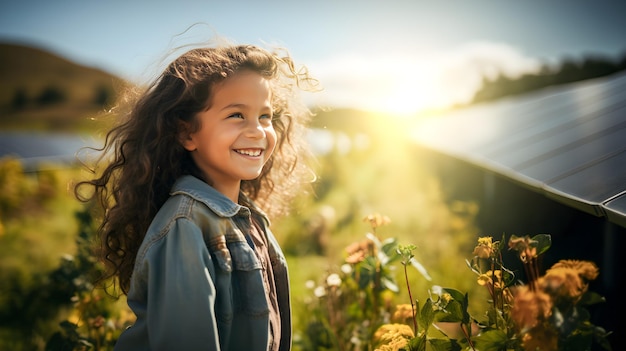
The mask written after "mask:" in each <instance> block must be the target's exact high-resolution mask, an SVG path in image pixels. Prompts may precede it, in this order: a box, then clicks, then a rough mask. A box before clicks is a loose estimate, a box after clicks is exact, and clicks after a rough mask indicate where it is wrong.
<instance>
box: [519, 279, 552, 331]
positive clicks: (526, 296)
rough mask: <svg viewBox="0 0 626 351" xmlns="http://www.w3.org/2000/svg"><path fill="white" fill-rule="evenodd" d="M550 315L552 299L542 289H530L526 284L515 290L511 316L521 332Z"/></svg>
mask: <svg viewBox="0 0 626 351" xmlns="http://www.w3.org/2000/svg"><path fill="white" fill-rule="evenodd" d="M551 315H552V300H550V296H549V295H548V294H546V293H544V292H542V291H535V292H533V291H531V290H530V289H529V288H528V287H527V286H520V287H518V288H517V289H516V290H515V294H514V300H513V308H511V317H512V318H513V321H515V324H516V325H517V327H518V329H519V330H520V331H522V332H524V331H526V330H529V329H532V328H534V327H535V326H537V325H538V324H539V323H542V322H543V321H544V320H546V319H548V317H550V316H551Z"/></svg>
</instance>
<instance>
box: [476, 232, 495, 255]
mask: <svg viewBox="0 0 626 351" xmlns="http://www.w3.org/2000/svg"><path fill="white" fill-rule="evenodd" d="M492 240H493V239H492V238H491V237H490V236H484V237H480V238H478V245H476V247H475V248H474V255H476V256H478V257H479V258H489V257H491V255H492V254H493V241H492Z"/></svg>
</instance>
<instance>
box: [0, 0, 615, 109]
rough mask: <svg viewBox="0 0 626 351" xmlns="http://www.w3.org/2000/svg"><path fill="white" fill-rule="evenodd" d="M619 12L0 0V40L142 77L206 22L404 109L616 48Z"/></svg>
mask: <svg viewBox="0 0 626 351" xmlns="http://www.w3.org/2000/svg"><path fill="white" fill-rule="evenodd" d="M623 18H626V2H625V1H617V0H614V1H602V0H601V1H583V0H552V1H539V0H537V1H531V0H523V1H503V0H490V1H488V0H442V1H435V0H429V1H426V0H412V1H411V0H405V1H398V0H387V1H382V0H380V1H373V0H361V1H356V0H345V1H339V0H337V1H330V0H316V1H310V0H309V1H296V0H294V1H284V0H282V1H279V0H273V1H272V0H270V1H199V0H181V1H162V0H154V1H147V0H111V1H101V0H100V1H94V0H55V1H34V0H23V1H18V0H14V1H6V0H3V1H2V2H1V3H0V41H10V42H18V43H24V44H27V45H34V46H38V47H42V48H44V49H47V50H50V51H52V52H54V53H57V54H59V55H61V56H64V57H66V58H68V59H70V60H73V61H76V62H77V63H80V64H84V65H88V66H94V67H97V68H101V69H103V70H106V71H108V72H111V73H113V74H116V75H119V76H121V77H123V78H126V79H130V80H133V81H137V82H142V81H145V80H147V79H149V77H151V76H152V75H154V73H155V72H157V71H158V70H159V69H160V68H159V60H160V59H162V58H163V56H164V55H165V54H166V52H167V50H168V49H171V48H172V47H174V46H177V45H182V44H185V43H187V42H190V41H193V42H197V41H199V40H203V39H207V38H210V37H211V35H212V32H211V29H210V28H212V30H214V31H215V32H216V33H217V34H219V35H220V36H223V37H227V38H230V39H232V40H233V41H235V42H237V43H253V44H261V45H264V43H269V44H277V45H281V46H285V47H287V48H288V49H289V50H290V51H291V52H292V54H293V56H294V58H295V59H296V61H298V62H299V63H302V64H305V65H307V66H308V67H309V68H310V69H311V71H312V72H313V74H315V75H316V76H317V77H318V78H319V79H320V80H321V82H322V85H323V86H324V88H325V91H324V93H322V94H320V95H319V96H318V97H316V98H312V99H316V100H315V101H316V102H317V103H321V104H327V105H332V106H339V107H357V108H366V109H373V110H380V111H385V110H389V111H395V112H398V113H409V112H415V111H417V110H420V109H424V108H438V107H442V106H446V105H447V104H450V103H454V102H463V101H466V100H468V99H469V98H470V97H471V95H472V94H473V92H474V91H475V90H476V89H477V88H478V86H479V84H480V77H481V76H482V75H483V74H487V75H489V74H494V72H498V71H504V72H506V73H507V74H510V75H515V74H519V73H521V72H526V71H532V70H535V69H538V67H539V66H540V65H541V64H542V63H545V62H555V61H558V60H560V59H562V58H564V57H573V58H582V57H583V55H587V54H592V53H593V54H602V55H608V56H610V57H620V56H623V55H624V54H626V21H624V20H623ZM198 22H200V23H204V25H201V26H196V27H194V28H193V29H192V30H191V31H188V32H186V33H185V34H183V35H180V34H181V33H183V32H185V30H186V29H187V28H188V27H189V26H191V25H192V24H194V23H198ZM312 101H313V100H312Z"/></svg>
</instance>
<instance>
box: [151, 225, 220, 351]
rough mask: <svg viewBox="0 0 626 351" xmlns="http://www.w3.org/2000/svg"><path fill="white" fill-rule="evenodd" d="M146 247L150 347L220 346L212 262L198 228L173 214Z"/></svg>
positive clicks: (180, 348)
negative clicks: (164, 229) (157, 237)
mask: <svg viewBox="0 0 626 351" xmlns="http://www.w3.org/2000/svg"><path fill="white" fill-rule="evenodd" d="M168 231H169V232H168V233H167V235H164V236H163V237H162V239H161V240H160V241H158V242H156V243H154V245H153V246H152V247H151V248H150V250H149V251H148V253H147V255H146V256H145V261H144V262H143V264H144V268H145V269H147V273H148V274H147V277H148V281H147V283H148V291H147V306H146V307H147V311H146V316H147V321H146V322H147V331H148V337H149V339H150V346H151V348H152V350H220V345H219V344H220V343H219V336H218V330H217V323H216V316H215V297H216V296H215V295H216V289H215V284H214V277H215V266H214V262H213V260H212V258H211V255H210V254H209V251H208V250H207V248H206V245H205V243H204V241H203V237H202V233H201V230H200V228H198V226H197V225H195V224H194V223H193V222H191V221H190V220H188V219H184V218H179V219H177V220H176V221H175V222H173V224H172V226H171V227H170V228H169V229H168Z"/></svg>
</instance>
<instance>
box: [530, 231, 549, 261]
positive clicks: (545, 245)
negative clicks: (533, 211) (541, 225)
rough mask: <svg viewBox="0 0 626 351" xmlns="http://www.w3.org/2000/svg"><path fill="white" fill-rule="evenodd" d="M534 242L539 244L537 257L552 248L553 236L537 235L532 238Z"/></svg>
mask: <svg viewBox="0 0 626 351" xmlns="http://www.w3.org/2000/svg"><path fill="white" fill-rule="evenodd" d="M532 240H534V241H536V242H537V256H539V255H541V254H542V253H544V252H546V251H548V249H549V248H550V246H552V236H550V234H537V235H535V236H533V237H532Z"/></svg>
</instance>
